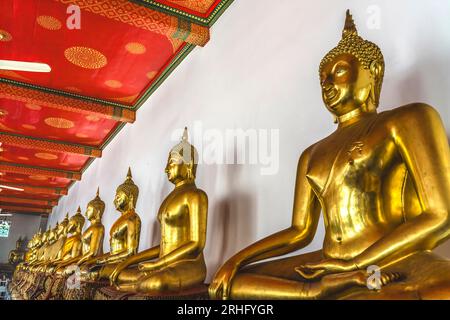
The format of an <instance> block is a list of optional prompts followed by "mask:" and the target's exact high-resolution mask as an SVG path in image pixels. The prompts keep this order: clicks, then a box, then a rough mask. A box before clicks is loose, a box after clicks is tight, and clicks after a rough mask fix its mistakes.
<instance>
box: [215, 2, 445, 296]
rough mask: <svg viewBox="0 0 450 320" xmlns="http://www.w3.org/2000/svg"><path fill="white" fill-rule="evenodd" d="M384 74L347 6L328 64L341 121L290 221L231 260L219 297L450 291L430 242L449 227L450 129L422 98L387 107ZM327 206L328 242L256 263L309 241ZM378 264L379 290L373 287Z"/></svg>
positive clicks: (304, 169)
mask: <svg viewBox="0 0 450 320" xmlns="http://www.w3.org/2000/svg"><path fill="white" fill-rule="evenodd" d="M383 74H384V60H383V56H382V53H381V50H380V49H379V48H378V47H377V46H376V45H375V44H373V43H371V42H369V41H366V40H363V39H362V38H361V37H360V36H358V33H357V31H356V27H355V25H354V22H353V19H352V18H351V15H350V14H349V12H348V11H347V19H346V23H345V27H344V31H343V34H342V40H341V41H340V42H339V44H338V45H337V47H335V48H334V49H332V50H331V51H330V52H329V53H328V54H327V55H326V56H325V57H324V58H323V60H322V62H321V64H320V84H321V88H322V98H323V101H324V102H325V105H326V107H327V109H328V110H329V111H330V112H331V113H332V114H333V115H334V116H335V117H336V118H337V122H338V125H337V129H336V131H334V132H333V133H331V134H330V135H329V136H328V137H326V138H324V139H322V140H321V141H319V142H317V143H315V144H313V145H312V146H310V147H309V148H307V149H306V150H305V151H304V152H303V153H302V155H301V156H300V160H299V162H298V167H297V178H296V186H295V198H294V206H293V217H292V225H291V226H290V227H289V228H287V229H285V230H282V231H280V232H277V233H275V234H273V235H270V236H268V237H266V238H264V239H262V240H260V241H258V242H256V243H254V244H252V245H250V246H249V247H247V248H245V249H243V250H242V251H240V252H239V253H237V254H236V255H234V256H233V257H232V258H231V259H229V260H228V261H227V262H226V263H225V264H224V265H223V266H222V267H221V268H220V269H219V271H218V272H217V274H216V275H215V278H214V280H213V281H212V284H211V286H210V290H209V291H210V296H211V297H212V298H219V299H228V298H232V299H266V298H269V299H277V298H279V299H314V298H327V299H336V298H339V299H417V298H421V299H445V298H447V299H448V298H450V261H449V260H446V259H444V258H441V257H438V256H437V255H435V254H433V253H432V252H431V250H432V249H434V248H435V247H436V246H438V245H439V244H441V243H443V242H444V241H445V240H447V239H448V238H449V236H450V215H449V209H450V170H449V166H450V152H449V146H448V141H447V136H446V133H445V129H444V126H443V124H442V121H441V119H440V117H439V114H438V113H437V112H436V111H435V110H434V109H433V108H432V107H430V106H428V105H426V104H423V103H413V104H409V105H405V106H402V107H399V108H396V109H393V110H389V111H384V112H380V113H377V110H376V109H377V107H378V103H379V97H380V91H381V85H382V80H383ZM321 210H322V212H323V215H324V221H325V239H324V243H323V249H322V250H320V251H316V252H311V253H307V254H303V255H298V256H293V257H287V258H283V259H280V260H272V261H268V262H261V263H258V264H252V263H254V262H257V261H261V260H264V259H268V258H275V257H279V256H282V255H285V254H288V253H291V252H294V251H296V250H298V249H301V248H304V247H305V246H307V245H308V244H310V243H311V241H312V240H313V238H314V235H315V233H316V229H317V225H318V221H319V216H320V212H321ZM250 264H252V265H250ZM371 266H377V267H379V268H380V271H381V273H380V274H381V279H380V282H381V283H380V284H381V285H383V286H382V287H381V288H380V290H369V287H367V283H366V281H365V278H367V273H368V274H370V272H366V270H368V268H369V267H371ZM368 271H369V270H368ZM372 275H373V274H371V276H370V277H369V278H368V279H367V280H370V278H371V277H372ZM400 279H401V281H398V280H400Z"/></svg>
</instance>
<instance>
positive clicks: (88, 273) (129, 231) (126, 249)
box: [81, 169, 141, 281]
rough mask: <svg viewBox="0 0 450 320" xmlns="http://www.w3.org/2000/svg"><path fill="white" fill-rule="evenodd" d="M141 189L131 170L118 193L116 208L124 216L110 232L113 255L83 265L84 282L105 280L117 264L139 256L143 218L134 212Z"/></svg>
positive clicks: (102, 256)
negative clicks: (133, 256)
mask: <svg viewBox="0 0 450 320" xmlns="http://www.w3.org/2000/svg"><path fill="white" fill-rule="evenodd" d="M138 195H139V188H138V186H137V185H136V184H135V183H134V181H133V179H132V175H131V169H128V174H127V178H126V180H125V182H124V183H123V184H121V185H120V186H119V187H118V188H117V190H116V196H115V198H114V205H115V207H116V209H117V210H118V211H119V212H120V213H121V216H120V217H119V219H117V220H116V222H114V224H113V226H112V227H111V230H110V239H109V244H110V252H108V253H105V254H103V255H101V256H98V257H97V256H93V257H92V258H89V259H88V260H86V261H84V262H83V264H82V266H81V276H82V280H85V281H86V280H87V281H89V280H106V279H109V276H110V274H111V272H112V271H113V270H114V269H115V267H116V265H117V264H118V263H120V262H122V261H123V260H125V259H126V258H128V257H130V256H132V255H134V254H136V253H137V251H138V248H139V237H140V234H141V219H140V218H139V216H138V214H137V213H136V211H135V209H134V208H135V206H136V202H137V199H138Z"/></svg>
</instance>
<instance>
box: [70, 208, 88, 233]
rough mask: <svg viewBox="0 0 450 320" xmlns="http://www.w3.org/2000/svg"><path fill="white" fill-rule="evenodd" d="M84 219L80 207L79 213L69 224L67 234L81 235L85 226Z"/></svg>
mask: <svg viewBox="0 0 450 320" xmlns="http://www.w3.org/2000/svg"><path fill="white" fill-rule="evenodd" d="M84 221H85V219H84V217H83V215H82V214H81V208H80V207H78V209H77V212H76V213H75V215H73V216H72V217H71V218H70V219H69V224H68V225H67V233H71V234H74V233H81V230H82V229H83V226H84Z"/></svg>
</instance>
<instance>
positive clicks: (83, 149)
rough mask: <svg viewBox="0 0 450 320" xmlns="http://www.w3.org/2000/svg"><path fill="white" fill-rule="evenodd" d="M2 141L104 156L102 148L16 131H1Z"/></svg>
mask: <svg viewBox="0 0 450 320" xmlns="http://www.w3.org/2000/svg"><path fill="white" fill-rule="evenodd" d="M0 141H1V142H3V143H5V144H9V145H13V146H18V147H25V148H27V149H38V150H44V151H50V152H64V153H69V154H77V155H85V156H89V157H93V158H101V156H102V150H101V149H100V148H96V147H92V146H86V145H81V144H75V143H70V142H58V141H56V140H47V139H42V138H36V137H30V136H24V135H20V134H14V133H6V132H0Z"/></svg>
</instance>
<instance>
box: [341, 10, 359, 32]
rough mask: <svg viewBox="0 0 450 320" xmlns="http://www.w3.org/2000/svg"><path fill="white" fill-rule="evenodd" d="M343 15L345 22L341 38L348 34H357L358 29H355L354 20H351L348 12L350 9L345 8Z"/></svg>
mask: <svg viewBox="0 0 450 320" xmlns="http://www.w3.org/2000/svg"><path fill="white" fill-rule="evenodd" d="M345 14H346V16H345V24H344V29H343V30H342V38H345V37H347V36H349V35H355V36H357V35H358V30H356V25H355V21H353V17H352V15H351V13H350V10H349V9H347V11H346V13H345Z"/></svg>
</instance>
